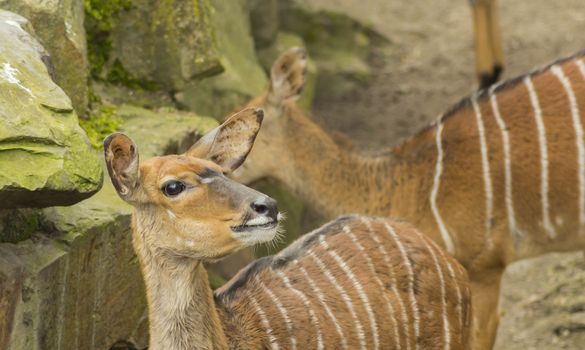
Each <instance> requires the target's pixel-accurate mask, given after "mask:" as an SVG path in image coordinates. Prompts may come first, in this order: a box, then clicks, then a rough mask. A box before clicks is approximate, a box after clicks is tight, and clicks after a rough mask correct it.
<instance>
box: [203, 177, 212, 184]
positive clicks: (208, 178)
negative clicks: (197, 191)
mask: <svg viewBox="0 0 585 350" xmlns="http://www.w3.org/2000/svg"><path fill="white" fill-rule="evenodd" d="M214 180H215V177H213V176H211V177H203V178H201V180H200V182H201V183H202V184H209V183H212V182H213V181H214Z"/></svg>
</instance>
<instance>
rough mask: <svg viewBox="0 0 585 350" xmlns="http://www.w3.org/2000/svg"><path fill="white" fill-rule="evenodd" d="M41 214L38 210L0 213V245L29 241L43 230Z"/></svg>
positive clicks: (13, 210)
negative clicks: (34, 234)
mask: <svg viewBox="0 0 585 350" xmlns="http://www.w3.org/2000/svg"><path fill="white" fill-rule="evenodd" d="M41 219H42V215H41V212H40V211H39V210H37V209H8V210H3V211H1V212H0V243H16V242H20V241H24V240H26V239H29V238H30V237H31V236H32V235H33V233H35V232H37V231H39V230H40V229H41Z"/></svg>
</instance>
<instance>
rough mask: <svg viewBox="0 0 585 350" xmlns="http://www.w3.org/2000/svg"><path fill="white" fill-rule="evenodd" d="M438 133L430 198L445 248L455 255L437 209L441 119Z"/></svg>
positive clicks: (441, 155) (440, 171)
mask: <svg viewBox="0 0 585 350" xmlns="http://www.w3.org/2000/svg"><path fill="white" fill-rule="evenodd" d="M435 133H436V140H435V141H436V144H437V166H436V168H435V177H434V178H433V188H432V190H431V197H430V198H429V200H430V202H431V210H432V212H433V216H434V217H435V221H436V222H437V225H438V226H439V231H440V232H441V237H442V238H443V243H445V247H446V248H447V251H448V252H449V253H450V254H454V253H455V247H454V246H453V240H452V239H451V235H450V234H449V231H447V227H445V223H444V222H443V218H442V217H441V214H440V213H439V209H438V207H437V196H438V195H439V186H440V184H441V175H442V174H443V144H442V140H441V134H442V133H443V122H442V121H441V118H439V122H438V125H437V130H436V131H435Z"/></svg>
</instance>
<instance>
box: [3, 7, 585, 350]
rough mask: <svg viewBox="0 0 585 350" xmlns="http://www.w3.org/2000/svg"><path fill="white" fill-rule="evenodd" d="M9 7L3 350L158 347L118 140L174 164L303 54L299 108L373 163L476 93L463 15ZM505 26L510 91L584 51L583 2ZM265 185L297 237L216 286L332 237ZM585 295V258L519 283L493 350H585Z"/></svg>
mask: <svg viewBox="0 0 585 350" xmlns="http://www.w3.org/2000/svg"><path fill="white" fill-rule="evenodd" d="M0 9H1V11H0V116H2V117H3V118H0V349H110V348H115V349H129V348H130V349H131V348H138V349H140V348H144V347H145V346H146V345H147V334H146V331H147V320H146V305H145V300H144V299H145V297H144V290H143V285H142V277H141V275H140V272H139V270H138V265H137V261H136V258H135V256H134V254H133V251H132V247H131V243H130V226H129V225H130V214H131V210H130V209H129V207H128V206H127V205H126V204H124V203H123V202H122V201H121V200H119V198H118V197H117V196H116V194H115V192H114V191H113V190H112V187H111V184H110V182H109V180H108V179H106V180H103V171H102V160H101V158H100V154H101V153H100V152H101V151H102V150H101V149H100V147H101V142H102V140H103V138H104V137H105V136H106V135H108V134H109V133H111V132H113V131H116V130H121V131H124V132H126V133H128V134H130V135H131V136H132V137H133V139H134V140H136V141H137V144H138V147H139V148H140V149H141V153H142V154H141V157H142V158H143V159H145V158H148V157H150V156H153V155H158V154H164V153H173V152H178V151H181V150H183V149H185V148H186V147H188V146H189V145H190V144H192V142H193V141H194V140H196V139H197V137H198V136H199V135H201V134H202V133H204V132H205V131H207V130H209V129H211V128H213V127H214V126H215V125H217V122H218V121H221V120H222V119H223V118H224V117H225V116H227V115H228V114H229V113H230V111H233V110H234V108H237V107H238V106H240V105H242V104H243V103H245V102H246V101H248V100H249V99H250V98H252V97H255V96H258V95H260V94H262V93H263V92H264V91H265V89H266V88H267V81H268V80H267V79H268V77H267V72H268V69H269V68H270V65H271V64H272V62H273V60H274V59H275V58H276V57H277V56H278V54H279V53H280V52H282V51H284V50H285V49H287V48H289V47H292V46H305V47H306V48H307V49H308V51H309V55H310V58H311V62H310V66H309V76H308V77H309V83H308V88H307V89H306V90H305V91H304V93H303V97H302V99H301V100H300V103H301V105H302V106H303V108H304V109H305V110H306V111H310V112H311V115H312V118H313V119H314V120H316V121H317V122H318V123H319V124H320V125H322V126H323V127H324V128H325V130H327V131H329V132H335V133H342V134H343V135H346V136H344V142H345V143H347V144H348V145H350V146H351V147H353V148H354V150H359V151H360V152H364V153H371V152H375V151H377V150H379V149H380V148H383V147H388V146H392V145H395V144H397V143H399V142H400V141H401V140H403V139H404V138H406V137H408V136H410V135H412V134H414V133H415V131H416V130H418V129H419V128H421V127H423V126H424V125H427V124H429V123H430V122H432V121H433V120H434V119H435V118H436V117H437V116H438V115H440V114H441V113H442V112H443V111H445V110H446V109H448V108H449V106H450V105H452V104H453V103H456V102H457V101H458V100H459V99H461V98H462V97H464V96H466V95H468V94H470V93H471V92H473V91H474V90H475V89H476V87H477V81H476V77H475V67H474V57H473V42H472V39H473V36H472V21H471V12H470V8H469V4H468V2H467V1H466V0H443V1H433V2H429V1H423V0H410V1H406V2H405V1H395V0H360V1H355V0H312V1H308V0H307V1H303V0H165V1H149V0H54V1H43V0H26V1H25V0H0ZM500 18H501V25H502V36H503V43H504V51H505V56H506V62H505V71H504V79H506V78H510V77H514V76H516V75H519V74H523V73H526V72H528V71H529V70H531V69H532V68H534V67H537V66H540V65H543V64H546V63H547V62H549V61H552V60H554V59H555V58H558V57H560V56H563V55H569V54H571V53H573V52H575V51H578V50H580V49H583V48H585V40H584V39H583V37H582V36H583V33H584V32H585V31H584V30H585V2H583V1H582V0H561V1H556V2H552V1H547V0H524V1H522V0H516V1H511V0H503V1H501V3H500ZM7 82H8V83H7ZM80 126H81V127H80ZM86 135H87V138H86ZM87 141H89V144H88V142H87ZM102 181H103V186H102ZM254 186H255V187H257V188H258V189H260V190H262V191H264V192H266V193H268V194H269V195H271V196H273V197H275V198H277V199H278V200H279V205H280V206H281V207H284V209H285V210H286V211H287V213H288V220H287V223H286V226H287V235H286V239H285V240H284V242H282V244H280V246H279V247H277V248H274V249H268V248H265V247H261V248H258V249H256V250H255V251H246V252H242V253H240V254H238V255H237V256H235V257H232V258H230V259H227V260H226V261H223V262H222V263H220V264H217V265H214V266H211V270H210V271H211V273H210V279H211V283H212V285H213V286H215V287H217V286H219V285H221V284H222V283H223V282H224V281H225V280H226V279H227V278H229V277H230V276H231V275H232V274H233V273H234V272H235V271H237V270H239V269H240V268H241V267H242V266H243V264H245V263H247V262H248V261H250V260H251V259H252V258H253V257H254V256H259V255H263V254H268V253H270V254H272V253H274V252H275V251H276V250H277V249H279V248H282V246H285V245H286V244H287V243H288V242H290V241H292V240H294V239H295V238H296V237H298V236H299V234H301V233H303V232H308V231H309V230H310V229H312V228H314V227H316V226H317V225H319V224H320V223H321V222H322V221H323V220H322V218H319V217H318V216H317V215H316V214H314V213H312V212H311V210H310V208H309V207H307V206H306V205H305V204H304V203H302V202H301V201H299V200H298V199H296V198H295V197H294V196H293V195H292V194H291V193H289V192H288V190H287V189H286V188H284V187H282V186H280V185H279V184H277V183H275V182H274V181H272V180H270V179H267V180H263V181H260V182H259V183H256V184H254ZM583 290H585V258H584V256H583V253H581V252H579V253H572V254H552V255H548V256H545V257H541V258H538V259H533V260H528V261H522V262H520V263H517V264H514V265H513V266H511V267H510V268H509V269H508V271H507V273H506V276H505V278H504V287H503V292H502V298H501V312H502V318H501V322H500V329H499V333H498V340H497V343H496V349H583V348H585V293H583Z"/></svg>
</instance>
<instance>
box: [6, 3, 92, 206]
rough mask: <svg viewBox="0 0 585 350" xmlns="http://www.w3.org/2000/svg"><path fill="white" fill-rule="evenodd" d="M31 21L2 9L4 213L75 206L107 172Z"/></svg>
mask: <svg viewBox="0 0 585 350" xmlns="http://www.w3.org/2000/svg"><path fill="white" fill-rule="evenodd" d="M25 29H29V30H30V28H29V26H28V23H27V20H26V19H24V18H23V17H20V16H18V15H15V14H13V13H11V12H7V11H2V10H0V42H2V45H1V46H0V209H2V208H13V207H46V206H52V205H70V204H73V203H76V202H78V201H80V200H82V199H84V198H87V197H89V196H90V195H92V194H93V193H95V192H96V191H97V190H98V189H99V188H100V186H101V183H102V171H101V167H100V165H99V163H98V158H97V156H96V154H95V152H94V151H93V150H92V149H91V148H90V147H89V145H88V141H87V137H86V135H85V133H84V132H83V130H81V128H80V127H79V125H78V119H77V115H76V114H75V112H74V111H73V107H72V106H71V101H70V99H69V97H67V95H65V93H64V92H63V90H61V89H60V88H59V87H58V86H57V85H56V84H55V83H54V82H53V80H51V78H50V77H49V73H48V71H47V67H46V65H45V64H44V63H43V62H44V61H45V60H46V57H47V53H46V52H45V51H44V49H43V48H42V46H41V45H40V44H39V43H38V42H37V41H36V40H35V39H34V38H33V37H32V36H31V35H30V34H29V32H27V31H26V30H25Z"/></svg>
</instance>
